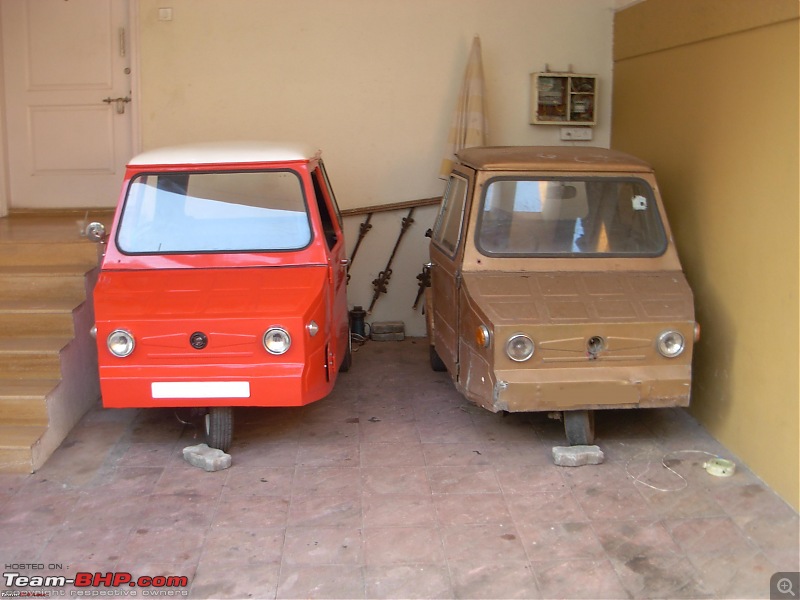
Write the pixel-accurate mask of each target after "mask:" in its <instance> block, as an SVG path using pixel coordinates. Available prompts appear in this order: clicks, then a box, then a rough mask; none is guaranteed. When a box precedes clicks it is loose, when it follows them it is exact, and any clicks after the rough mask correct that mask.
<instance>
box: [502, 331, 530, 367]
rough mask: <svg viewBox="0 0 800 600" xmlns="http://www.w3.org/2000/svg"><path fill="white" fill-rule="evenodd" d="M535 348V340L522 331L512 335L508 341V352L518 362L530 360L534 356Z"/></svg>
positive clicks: (509, 356)
mask: <svg viewBox="0 0 800 600" xmlns="http://www.w3.org/2000/svg"><path fill="white" fill-rule="evenodd" d="M533 350H534V346H533V340H531V338H529V337H528V336H527V335H524V334H522V333H516V334H514V335H512V336H511V337H510V338H509V339H508V342H506V354H508V358H510V359H511V360H514V361H516V362H523V361H526V360H528V359H529V358H530V357H531V356H533Z"/></svg>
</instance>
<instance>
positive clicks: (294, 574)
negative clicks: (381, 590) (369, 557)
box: [277, 565, 365, 600]
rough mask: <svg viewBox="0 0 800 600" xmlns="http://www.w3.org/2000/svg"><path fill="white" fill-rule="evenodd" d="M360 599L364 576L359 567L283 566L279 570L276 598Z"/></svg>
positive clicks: (362, 592)
mask: <svg viewBox="0 0 800 600" xmlns="http://www.w3.org/2000/svg"><path fill="white" fill-rule="evenodd" d="M364 597H365V593H364V573H363V568H362V567H361V566H359V565H316V566H298V565H289V566H287V565H284V566H283V567H282V568H281V571H280V579H279V582H278V591H277V598H287V599H288V598H320V599H334V598H342V599H345V600H349V599H355V598H364Z"/></svg>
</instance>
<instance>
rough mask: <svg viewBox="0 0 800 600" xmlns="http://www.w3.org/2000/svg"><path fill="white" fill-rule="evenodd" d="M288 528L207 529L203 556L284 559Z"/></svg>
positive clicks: (238, 560)
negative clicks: (286, 530) (284, 545)
mask: <svg viewBox="0 0 800 600" xmlns="http://www.w3.org/2000/svg"><path fill="white" fill-rule="evenodd" d="M284 532H285V530H284V529H252V528H250V527H214V528H212V529H210V530H209V531H208V532H207V533H206V538H205V542H204V544H203V555H202V560H203V561H206V562H210V563H212V564H231V565H234V566H236V565H243V564H264V563H279V562H281V557H282V552H283V542H284Z"/></svg>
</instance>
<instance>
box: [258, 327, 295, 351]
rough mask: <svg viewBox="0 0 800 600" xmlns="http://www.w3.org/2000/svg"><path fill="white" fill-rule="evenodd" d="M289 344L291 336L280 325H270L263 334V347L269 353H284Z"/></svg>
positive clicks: (290, 343)
mask: <svg viewBox="0 0 800 600" xmlns="http://www.w3.org/2000/svg"><path fill="white" fill-rule="evenodd" d="M291 345H292V337H291V336H290V335H289V333H288V332H287V331H286V330H285V329H283V328H282V327H271V328H270V329H268V330H267V332H266V333H265V334H264V349H265V350H266V351H267V352H269V353H270V354H275V355H280V354H284V353H285V352H286V351H287V350H289V346H291Z"/></svg>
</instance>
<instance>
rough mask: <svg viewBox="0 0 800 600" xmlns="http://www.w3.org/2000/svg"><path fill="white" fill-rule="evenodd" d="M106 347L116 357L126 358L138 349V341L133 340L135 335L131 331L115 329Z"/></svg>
mask: <svg viewBox="0 0 800 600" xmlns="http://www.w3.org/2000/svg"><path fill="white" fill-rule="evenodd" d="M106 346H107V347H108V351H109V352H111V354H113V355H114V356H118V357H120V358H125V357H126V356H128V355H130V353H131V352H133V349H134V348H135V347H136V340H134V339H133V334H132V333H131V332H130V331H126V330H124V329H115V330H114V331H112V332H111V333H109V334H108V337H107V338H106Z"/></svg>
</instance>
